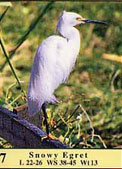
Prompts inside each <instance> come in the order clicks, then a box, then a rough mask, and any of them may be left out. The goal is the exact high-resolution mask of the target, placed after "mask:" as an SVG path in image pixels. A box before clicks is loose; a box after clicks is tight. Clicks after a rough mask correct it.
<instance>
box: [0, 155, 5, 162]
mask: <svg viewBox="0 0 122 169" xmlns="http://www.w3.org/2000/svg"><path fill="white" fill-rule="evenodd" d="M0 156H3V158H2V161H1V162H2V163H3V162H4V160H5V156H6V153H0Z"/></svg>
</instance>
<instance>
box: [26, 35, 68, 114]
mask: <svg viewBox="0 0 122 169" xmlns="http://www.w3.org/2000/svg"><path fill="white" fill-rule="evenodd" d="M66 55H68V53H67V42H66V40H65V39H63V38H62V37H58V36H51V37H49V38H47V39H46V40H45V41H43V42H42V44H41V45H40V46H39V48H38V50H37V53H36V56H35V58H34V64H33V67H32V72H31V78H30V83H29V89H28V97H27V100H28V109H29V112H30V116H33V115H35V113H36V112H38V111H39V110H40V109H41V106H42V104H43V103H44V102H53V101H54V100H56V99H54V95H53V92H54V90H55V89H56V88H57V87H58V85H59V84H60V83H62V82H63V81H64V80H65V79H66V77H67V74H68V73H67V68H66V67H67V65H66V62H67V56H66Z"/></svg>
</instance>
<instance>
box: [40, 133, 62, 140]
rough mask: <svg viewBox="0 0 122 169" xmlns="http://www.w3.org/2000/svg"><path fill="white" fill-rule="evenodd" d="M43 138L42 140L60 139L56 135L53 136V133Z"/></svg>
mask: <svg viewBox="0 0 122 169" xmlns="http://www.w3.org/2000/svg"><path fill="white" fill-rule="evenodd" d="M41 140H42V141H44V140H57V141H60V140H59V139H58V138H57V137H55V136H53V135H51V134H49V135H47V136H44V137H42V139H41Z"/></svg>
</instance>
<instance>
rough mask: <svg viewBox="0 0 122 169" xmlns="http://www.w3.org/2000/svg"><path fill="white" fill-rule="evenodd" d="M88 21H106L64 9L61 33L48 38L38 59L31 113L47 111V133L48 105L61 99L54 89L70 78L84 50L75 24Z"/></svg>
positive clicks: (30, 95) (33, 74)
mask: <svg viewBox="0 0 122 169" xmlns="http://www.w3.org/2000/svg"><path fill="white" fill-rule="evenodd" d="M84 23H100V24H106V23H105V22H98V21H94V20H86V19H84V18H83V17H82V16H80V15H79V14H76V13H74V12H66V11H63V12H62V14H61V16H60V18H59V21H58V24H57V28H56V30H57V31H58V33H59V35H53V36H49V37H48V38H47V39H46V40H44V41H43V42H42V43H41V45H40V46H39V48H38V50H37V53H36V56H35V58H34V63H33V67H32V72H31V77H30V83H29V88H28V95H27V102H28V112H29V116H30V117H31V116H34V115H35V114H36V113H37V112H39V111H40V110H41V109H42V110H43V112H44V117H45V124H46V132H47V134H49V127H48V123H47V114H46V107H45V106H46V104H47V103H56V102H58V100H57V99H56V97H55V96H54V91H55V89H56V88H57V87H58V86H59V85H60V84H61V83H63V82H65V81H66V79H67V78H68V76H69V74H70V72H71V71H72V68H73V66H74V64H75V61H76V57H77V55H78V53H79V50H80V34H79V31H78V30H77V29H76V28H75V27H74V26H76V25H79V24H84Z"/></svg>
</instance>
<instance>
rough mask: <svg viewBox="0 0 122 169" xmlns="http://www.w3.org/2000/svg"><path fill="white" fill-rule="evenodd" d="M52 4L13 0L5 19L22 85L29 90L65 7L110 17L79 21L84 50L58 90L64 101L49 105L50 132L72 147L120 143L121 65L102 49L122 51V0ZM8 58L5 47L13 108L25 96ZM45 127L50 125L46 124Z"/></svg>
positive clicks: (0, 95) (2, 85)
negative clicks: (40, 53) (40, 51)
mask: <svg viewBox="0 0 122 169" xmlns="http://www.w3.org/2000/svg"><path fill="white" fill-rule="evenodd" d="M48 5H49V3H48V2H16V3H14V2H13V7H12V8H9V10H8V11H7V13H6V14H5V16H4V20H3V22H2V24H1V28H2V34H3V37H4V40H5V44H6V45H5V47H6V50H7V51H8V53H9V59H11V60H10V61H11V64H12V66H13V67H14V69H15V72H16V74H17V77H18V78H19V79H20V83H21V85H22V88H23V90H24V91H25V92H27V87H28V81H29V76H30V70H31V66H32V62H33V57H34V55H35V52H36V49H37V48H38V46H39V44H40V43H41V42H42V40H43V39H45V38H46V37H48V36H49V35H52V34H54V31H55V28H56V24H57V20H58V17H59V15H60V13H61V12H62V10H63V9H64V8H65V9H66V10H67V11H73V12H77V13H79V14H81V15H82V16H83V17H85V18H88V19H95V20H100V21H102V20H104V21H106V22H107V23H108V25H107V26H103V25H92V24H86V25H82V26H78V29H79V31H80V34H81V51H80V55H79V56H78V59H77V63H76V66H75V68H74V69H73V71H72V73H71V75H70V77H69V79H68V81H67V83H65V84H62V85H61V86H60V87H59V88H58V89H57V90H56V92H55V94H56V96H57V97H58V99H59V101H61V103H59V104H58V105H48V116H49V124H50V126H51V134H52V135H55V136H56V137H57V138H59V139H60V140H61V141H62V142H64V143H66V144H68V145H71V146H72V147H75V148H101V147H105V146H107V147H108V148H112V147H120V146H121V142H122V134H121V130H122V127H121V123H122V118H121V116H122V76H121V75H122V71H121V65H120V64H117V63H115V62H112V61H107V60H104V59H103V58H102V54H103V53H111V54H118V55H121V53H122V45H121V44H122V38H121V30H122V12H121V9H122V3H94V5H93V3H88V2H87V3H83V2H74V3H71V2H66V3H64V2H55V3H53V4H51V5H50V6H48ZM47 7H49V10H47ZM4 11H5V7H0V13H1V14H2V13H3V12H4ZM18 11H19V12H18ZM30 25H31V26H30ZM19 44H20V45H19ZM18 45H19V46H18ZM17 46H18V48H17ZM16 48H17V50H16ZM12 52H13V53H12ZM11 56H12V57H11ZM5 62H6V59H5V56H4V54H3V52H2V51H0V68H1V69H0V70H1V72H0V104H1V105H3V106H6V107H8V108H9V109H13V107H17V106H19V105H23V104H25V103H26V101H25V99H24V98H23V94H22V93H21V90H20V87H19V86H18V84H17V83H16V79H15V77H14V76H13V74H12V72H11V69H10V67H9V66H8V64H7V65H6V64H5ZM6 63H7V62H6ZM118 70H120V71H119V74H118V75H117V76H116V77H115V75H116V72H117V71H118ZM114 77H115V78H114ZM113 78H114V79H113ZM112 80H113V83H112ZM113 89H114V90H113ZM35 123H36V122H35ZM42 128H43V129H44V130H45V127H44V125H42Z"/></svg>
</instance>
